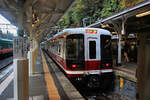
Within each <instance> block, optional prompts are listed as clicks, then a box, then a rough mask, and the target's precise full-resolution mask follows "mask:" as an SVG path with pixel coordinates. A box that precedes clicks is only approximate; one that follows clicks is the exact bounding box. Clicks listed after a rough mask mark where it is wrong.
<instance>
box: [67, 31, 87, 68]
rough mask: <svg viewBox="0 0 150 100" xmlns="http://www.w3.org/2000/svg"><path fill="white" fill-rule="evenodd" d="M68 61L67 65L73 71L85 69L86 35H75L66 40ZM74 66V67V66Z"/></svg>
mask: <svg viewBox="0 0 150 100" xmlns="http://www.w3.org/2000/svg"><path fill="white" fill-rule="evenodd" d="M66 60H67V65H68V66H69V67H70V68H71V69H72V68H73V67H74V68H75V67H76V69H80V68H83V65H84V64H83V63H84V35H83V34H73V35H69V36H67V38H66ZM72 65H74V66H72Z"/></svg>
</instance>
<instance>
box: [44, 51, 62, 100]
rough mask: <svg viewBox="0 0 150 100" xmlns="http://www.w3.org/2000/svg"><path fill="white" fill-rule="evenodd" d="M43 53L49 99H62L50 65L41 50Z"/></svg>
mask: <svg viewBox="0 0 150 100" xmlns="http://www.w3.org/2000/svg"><path fill="white" fill-rule="evenodd" d="M41 54H42V61H43V68H44V73H45V81H46V85H47V90H48V96H49V99H50V100H61V99H60V96H59V94H58V91H57V89H56V86H55V83H54V80H53V78H52V76H51V74H50V72H49V69H48V65H47V63H46V59H45V57H44V55H43V52H42V51H41Z"/></svg>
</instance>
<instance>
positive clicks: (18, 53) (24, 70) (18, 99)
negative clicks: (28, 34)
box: [13, 9, 29, 100]
mask: <svg viewBox="0 0 150 100" xmlns="http://www.w3.org/2000/svg"><path fill="white" fill-rule="evenodd" d="M17 13H18V18H17V19H18V35H19V36H18V37H17V38H15V39H14V43H13V56H14V59H13V61H14V63H13V66H14V100H29V78H28V59H27V54H26V53H27V52H26V49H27V48H26V40H25V39H24V38H23V35H24V31H23V10H22V9H19V10H18V12H17Z"/></svg>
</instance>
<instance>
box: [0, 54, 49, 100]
mask: <svg viewBox="0 0 150 100" xmlns="http://www.w3.org/2000/svg"><path fill="white" fill-rule="evenodd" d="M11 66H13V65H11ZM35 66H36V67H35V74H34V75H32V76H30V77H29V95H30V100H49V98H48V92H47V87H46V83H45V78H44V70H43V63H42V60H41V53H40V52H39V53H38V57H37V61H36V65H35ZM11 75H12V78H11V79H10V78H9V79H8V80H9V81H3V82H2V83H4V82H5V83H4V84H8V85H4V86H3V87H2V88H4V91H3V92H2V93H1V94H0V100H14V99H13V85H14V83H13V77H14V74H13V72H12V73H11V74H10V75H9V76H11ZM6 80H7V78H6ZM8 82H9V83H8ZM2 83H1V84H2Z"/></svg>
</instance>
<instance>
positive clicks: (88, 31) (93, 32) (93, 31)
mask: <svg viewBox="0 0 150 100" xmlns="http://www.w3.org/2000/svg"><path fill="white" fill-rule="evenodd" d="M86 33H87V34H97V30H90V29H88V30H86Z"/></svg>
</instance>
